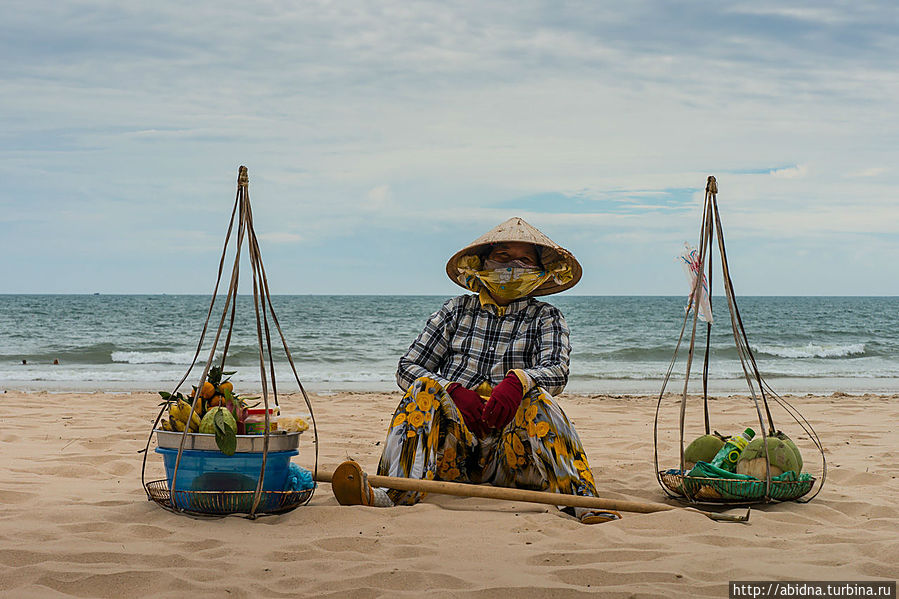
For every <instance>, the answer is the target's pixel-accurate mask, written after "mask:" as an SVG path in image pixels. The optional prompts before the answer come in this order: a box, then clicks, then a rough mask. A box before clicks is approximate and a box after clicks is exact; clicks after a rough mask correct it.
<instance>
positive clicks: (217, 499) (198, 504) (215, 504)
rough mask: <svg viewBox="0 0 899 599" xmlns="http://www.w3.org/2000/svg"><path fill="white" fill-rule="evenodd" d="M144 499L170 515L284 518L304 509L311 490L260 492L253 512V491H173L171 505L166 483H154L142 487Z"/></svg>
mask: <svg viewBox="0 0 899 599" xmlns="http://www.w3.org/2000/svg"><path fill="white" fill-rule="evenodd" d="M145 489H146V491H147V495H148V496H149V497H150V499H152V500H153V501H155V502H156V503H157V504H159V505H160V506H161V507H163V508H165V509H167V510H169V511H170V512H176V511H177V512H184V513H188V514H191V515H194V516H227V515H229V514H250V513H255V514H256V515H261V514H284V513H286V512H289V511H291V510H294V509H296V508H298V507H300V506H301V505H304V504H305V503H306V502H308V501H309V499H310V498H311V497H312V493H313V490H314V489H306V490H304V491H262V493H261V495H260V498H259V505H258V506H256V510H255V512H254V511H253V509H252V508H253V496H254V495H255V494H256V492H255V491H180V490H179V491H175V493H174V504H173V501H172V491H171V490H169V485H168V481H166V480H154V481H152V482H149V483H147V484H146V485H145Z"/></svg>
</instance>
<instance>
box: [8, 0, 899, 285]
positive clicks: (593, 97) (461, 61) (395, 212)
mask: <svg viewBox="0 0 899 599" xmlns="http://www.w3.org/2000/svg"><path fill="white" fill-rule="evenodd" d="M0 51H2V57H3V59H2V60H0V153H2V159H0V177H2V182H3V183H2V185H0V293H168V294H175V293H197V294H208V293H210V292H211V290H212V287H213V284H214V282H215V271H216V267H217V264H218V258H219V255H220V253H221V247H222V242H223V239H224V235H225V231H226V228H227V224H228V219H229V216H230V211H231V207H232V204H233V201H234V194H235V190H236V177H237V169H238V167H239V166H240V165H246V166H247V167H248V168H249V175H250V198H251V201H252V205H253V211H254V219H255V228H256V232H257V234H258V235H259V237H260V245H261V250H262V257H263V261H264V263H265V266H266V271H267V273H268V279H269V284H270V289H271V292H272V293H275V294H280V293H284V294H305V293H314V294H321V293H325V294H328V293H335V294H344V293H362V294H434V295H447V296H448V295H451V294H454V293H456V292H457V291H460V290H459V288H458V287H456V286H455V285H454V284H453V283H452V282H451V281H449V279H448V278H447V277H446V274H445V271H444V265H445V262H446V260H447V259H448V258H449V257H450V256H451V255H452V254H453V253H454V252H456V251H457V250H458V249H460V248H462V247H464V246H465V245H467V244H468V243H469V242H470V241H472V240H474V239H475V238H477V237H479V236H480V235H481V234H483V233H484V232H486V231H487V230H489V229H490V228H492V227H493V226H495V225H496V224H499V223H500V222H502V221H504V220H506V219H508V218H510V217H512V216H520V217H522V218H524V219H525V220H527V221H528V222H529V223H531V224H532V225H534V226H536V227H538V228H539V229H540V230H541V231H543V232H544V233H545V234H546V235H548V236H549V237H550V238H552V239H553V240H555V241H556V242H557V243H559V244H560V245H562V246H564V247H566V248H568V249H569V250H571V251H572V252H573V253H574V255H575V256H576V257H577V258H578V260H579V261H580V262H581V264H582V266H583V269H584V276H583V279H582V280H581V282H580V283H579V284H578V285H577V286H576V287H575V288H573V289H572V290H571V291H568V292H566V293H568V294H575V295H622V294H624V295H631V294H633V295H642V294H649V295H677V294H686V293H687V291H688V289H687V282H686V278H685V276H684V274H683V272H682V270H681V267H680V266H679V265H678V263H677V260H676V257H677V255H678V254H679V253H680V251H681V249H682V248H683V244H684V243H685V242H689V243H692V244H696V243H697V242H698V237H699V227H700V224H701V223H700V220H701V214H700V210H701V204H702V200H703V190H704V187H705V182H706V177H707V176H708V175H714V176H716V177H717V179H718V184H719V194H718V202H719V206H720V211H721V218H722V223H723V227H724V231H725V236H726V243H727V256H728V259H729V263H730V271H731V275H732V277H733V280H734V286H735V290H736V293H737V294H738V295H899V201H897V200H899V197H897V196H899V192H897V190H899V160H897V158H899V156H897V147H899V111H897V110H896V105H897V100H896V98H897V97H899V5H897V4H896V3H895V2H892V1H882V2H864V3H857V2H833V1H827V0H822V1H818V2H801V3H799V2H783V1H768V0H756V1H753V2H742V3H730V2H705V1H696V2H666V1H661V0H660V1H639V0H638V1H634V2H515V3H509V2H467V1H466V2H409V1H408V0H404V1H397V2H394V1H389V0H388V1H381V2H356V1H349V0H348V1H342V2H312V1H309V2H297V3H291V2H253V1H247V0H243V1H241V2H230V1H225V0H217V1H216V2H205V1H196V2H178V3H174V2H167V1H154V2H152V3H151V2H120V1H116V2H111V1H110V2H107V1H103V0H96V1H90V2H80V1H68V2H56V1H43V0H29V1H27V2H24V1H22V2H8V3H5V4H4V18H3V19H2V21H0ZM713 256H714V255H713ZM716 267H717V265H716ZM246 270H248V268H247V269H246ZM718 272H720V269H718ZM241 285H242V287H241V289H242V290H244V291H249V287H247V286H246V282H245V281H244V282H242V283H241Z"/></svg>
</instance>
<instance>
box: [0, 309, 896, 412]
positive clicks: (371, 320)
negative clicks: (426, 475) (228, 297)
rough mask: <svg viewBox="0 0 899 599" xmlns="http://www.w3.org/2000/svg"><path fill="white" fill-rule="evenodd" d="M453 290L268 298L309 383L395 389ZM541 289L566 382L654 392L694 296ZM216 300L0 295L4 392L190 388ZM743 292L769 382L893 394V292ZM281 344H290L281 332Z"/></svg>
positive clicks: (718, 377)
mask: <svg viewBox="0 0 899 599" xmlns="http://www.w3.org/2000/svg"><path fill="white" fill-rule="evenodd" d="M447 299H448V297H445V296H385V295H378V296H363V295H351V296H346V295H342V296H328V295H296V296H287V295H284V296H274V297H272V304H273V307H274V310H275V314H276V316H277V318H278V321H279V322H280V323H281V326H282V329H283V331H284V335H285V338H286V342H287V346H288V348H289V350H290V353H291V355H292V357H293V359H294V363H295V365H296V368H297V373H298V375H299V379H300V382H301V383H302V385H303V386H304V388H306V389H307V390H310V391H313V392H317V393H323V394H327V393H336V392H341V391H390V390H397V386H396V379H395V372H396V364H397V360H398V359H399V357H400V356H401V355H402V354H403V353H404V352H405V350H406V349H407V347H408V346H409V344H410V343H411V342H412V341H413V340H414V339H415V337H416V335H417V334H418V333H419V331H420V330H421V329H422V327H423V325H424V323H425V321H426V320H427V318H428V317H429V315H430V314H432V313H433V312H435V311H437V310H438V309H439V308H440V306H441V305H442V304H443V302H444V301H446V300H447ZM542 299H544V300H545V301H548V302H550V303H552V304H554V305H556V306H558V307H559V308H560V309H561V311H562V313H563V314H564V315H565V318H566V320H567V322H568V325H569V327H570V329H571V345H572V353H571V367H570V380H569V384H568V387H567V391H569V392H574V393H585V394H593V393H597V394H598V393H612V394H641V395H642V394H649V395H651V394H658V392H659V391H660V390H661V385H662V379H663V377H664V375H665V373H666V371H667V370H668V369H669V366H670V364H671V362H672V358H673V355H674V350H675V345H676V343H677V340H678V335H679V334H680V331H681V327H682V325H683V323H684V315H685V304H686V298H685V297H683V296H676V297H675V296H671V297H648V296H572V295H560V296H550V297H548V298H542ZM210 301H211V298H210V297H209V296H202V295H0V392H2V391H4V390H20V391H52V392H65V391H101V392H113V393H114V392H128V391H160V390H162V391H172V390H174V387H175V385H177V383H178V382H179V381H180V380H181V379H182V378H183V377H184V376H185V375H188V376H187V381H188V382H187V383H185V386H186V387H187V388H189V385H190V384H196V382H197V379H198V378H199V377H200V376H201V375H202V368H203V365H204V364H205V362H206V361H207V360H208V358H209V351H210V349H209V348H210V347H211V345H210V344H211V341H212V338H213V334H214V332H215V328H216V326H217V324H218V321H219V320H220V319H221V318H222V308H223V304H224V301H223V298H217V301H216V303H215V304H214V306H213V316H212V319H211V325H210V326H211V328H212V330H211V331H210V332H209V333H208V334H207V336H206V339H205V341H204V344H203V347H202V350H201V352H200V354H199V358H198V359H197V362H196V365H194V366H193V367H192V368H191V363H192V361H193V360H194V356H195V355H196V353H197V345H198V343H199V340H200V334H201V331H202V327H203V323H204V321H205V319H206V314H207V312H208V310H209V306H210ZM737 302H738V304H737V305H738V308H739V311H740V315H741V317H742V320H743V325H744V327H745V331H746V335H747V337H748V339H749V343H750V347H751V348H752V350H753V353H754V355H755V358H756V361H757V363H758V366H759V369H760V371H761V373H762V375H763V376H764V377H765V380H766V381H767V382H768V384H769V385H770V386H771V387H772V388H773V389H774V390H775V391H777V392H779V393H792V394H797V393H801V394H805V393H816V394H817V393H833V392H842V393H849V394H863V393H897V392H899V297H755V296H752V297H743V298H738V300H737ZM712 303H713V316H714V319H715V323H714V325H713V326H712V332H711V338H710V365H709V391H710V392H711V393H717V394H732V393H741V392H743V393H745V392H747V391H748V387H747V384H746V381H745V378H744V375H743V371H742V368H741V365H740V361H739V359H738V354H737V350H736V346H735V343H734V334H733V330H732V328H731V320H730V316H729V314H728V311H727V303H726V301H725V299H724V298H723V297H722V298H719V297H715V298H713V302H712ZM226 322H227V321H226ZM690 324H692V316H691V317H690ZM690 329H691V327H690V326H688V327H687V333H686V340H685V343H688V342H689V334H690ZM223 341H224V338H222V340H220V342H219V346H218V347H219V351H218V352H217V353H218V354H219V355H217V356H216V360H220V357H221V356H220V353H221V347H222V346H223ZM272 343H273V345H274V346H275V347H276V348H280V347H281V342H280V339H279V338H278V337H277V334H275V335H274V337H273V339H272ZM697 343H698V346H697V357H696V358H695V359H694V364H693V370H692V372H691V373H690V381H691V384H690V389H691V390H694V389H701V386H699V385H701V382H700V381H701V369H702V364H701V360H702V353H703V352H704V348H705V325H704V323H702V322H700V327H699V334H698V335H697ZM686 355H687V351H686V346H685V345H682V347H681V349H680V351H679V352H678V357H677V360H676V361H675V363H674V367H673V370H672V376H671V382H670V383H669V384H668V387H667V388H668V389H669V390H673V391H680V390H681V389H682V387H683V381H684V378H685V376H686ZM258 356H259V345H258V342H257V337H256V324H255V312H254V308H253V298H252V296H243V295H242V296H239V297H238V299H237V314H236V319H235V325H234V329H233V336H232V340H231V344H230V349H229V351H228V355H227V357H226V370H233V371H235V372H236V374H235V375H234V377H233V379H232V380H233V381H234V382H235V386H236V387H237V388H238V389H241V390H246V391H250V390H253V391H258V390H259V388H260V387H261V383H260V381H261V375H260V369H259V364H258ZM274 356H275V359H274V363H275V378H276V381H277V383H278V389H279V392H293V391H296V390H297V389H298V385H297V382H296V378H295V377H294V375H293V373H292V372H291V370H290V367H289V364H288V362H287V360H286V357H285V354H284V351H283V349H278V350H276V351H275V353H274ZM184 388H185V387H182V389H184Z"/></svg>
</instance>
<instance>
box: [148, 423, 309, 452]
mask: <svg viewBox="0 0 899 599" xmlns="http://www.w3.org/2000/svg"><path fill="white" fill-rule="evenodd" d="M155 432H156V442H157V443H159V446H160V447H164V448H166V449H178V448H179V447H180V446H181V437H183V436H185V434H184V433H178V432H172V431H164V430H160V429H156V430H155ZM301 434H302V433H285V432H283V431H282V432H275V433H270V434H269V436H268V450H269V451H290V450H291V449H296V448H297V447H299V445H300V435H301ZM186 436H187V439H185V440H184V449H185V450H201V451H218V450H219V448H218V445H216V444H215V435H208V434H201V433H187V435H186ZM264 443H265V436H264V435H237V453H262V450H263V444H264Z"/></svg>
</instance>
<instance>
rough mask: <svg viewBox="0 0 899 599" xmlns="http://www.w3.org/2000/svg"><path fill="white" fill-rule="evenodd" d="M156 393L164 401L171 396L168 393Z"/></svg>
mask: <svg viewBox="0 0 899 599" xmlns="http://www.w3.org/2000/svg"><path fill="white" fill-rule="evenodd" d="M158 393H159V396H160V397H162V399H164V400H166V401H168V399H169V398H170V397H171V396H172V394H171V393H169V392H168V391H158Z"/></svg>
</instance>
